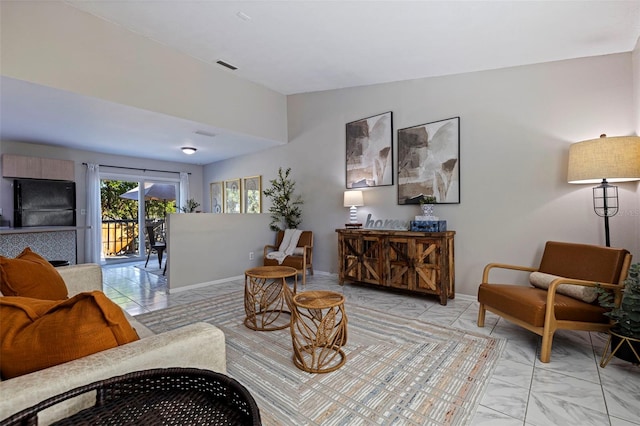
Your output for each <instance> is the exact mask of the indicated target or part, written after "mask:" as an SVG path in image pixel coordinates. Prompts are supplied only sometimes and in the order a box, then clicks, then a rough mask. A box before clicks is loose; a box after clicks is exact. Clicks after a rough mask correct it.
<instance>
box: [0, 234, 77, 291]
mask: <svg viewBox="0 0 640 426" xmlns="http://www.w3.org/2000/svg"><path fill="white" fill-rule="evenodd" d="M0 290H1V291H2V294H3V295H5V296H22V297H33V298H36V299H47V300H63V299H66V298H67V295H68V292H67V286H66V285H65V283H64V280H63V279H62V277H61V276H60V274H59V273H58V271H56V268H54V267H53V266H52V265H51V264H50V263H49V262H48V261H47V260H46V259H45V258H43V257H42V256H40V255H39V254H37V253H34V252H33V251H31V249H30V248H29V247H27V248H25V249H24V250H23V251H22V253H20V254H19V255H18V256H16V258H15V259H11V258H8V257H4V256H0Z"/></svg>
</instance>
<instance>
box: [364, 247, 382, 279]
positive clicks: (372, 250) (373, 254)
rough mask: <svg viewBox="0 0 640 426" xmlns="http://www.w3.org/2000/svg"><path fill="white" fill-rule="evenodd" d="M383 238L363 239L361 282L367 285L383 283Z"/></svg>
mask: <svg viewBox="0 0 640 426" xmlns="http://www.w3.org/2000/svg"><path fill="white" fill-rule="evenodd" d="M383 242H384V240H383V239H382V238H378V237H367V236H365V237H363V238H362V265H361V271H362V275H361V277H362V278H361V280H362V281H363V282H366V283H373V284H380V283H382V253H383Z"/></svg>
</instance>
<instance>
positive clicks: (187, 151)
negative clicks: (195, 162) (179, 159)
mask: <svg viewBox="0 0 640 426" xmlns="http://www.w3.org/2000/svg"><path fill="white" fill-rule="evenodd" d="M180 149H181V150H182V152H184V153H185V154H187V155H191V154H195V153H196V151H197V149H195V148H193V147H190V146H183V147H182V148H180Z"/></svg>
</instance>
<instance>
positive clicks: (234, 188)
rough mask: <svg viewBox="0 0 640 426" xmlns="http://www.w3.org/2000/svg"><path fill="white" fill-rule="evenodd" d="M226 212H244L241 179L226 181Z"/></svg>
mask: <svg viewBox="0 0 640 426" xmlns="http://www.w3.org/2000/svg"><path fill="white" fill-rule="evenodd" d="M224 212H225V213H240V212H242V199H241V197H240V179H231V180H225V181H224Z"/></svg>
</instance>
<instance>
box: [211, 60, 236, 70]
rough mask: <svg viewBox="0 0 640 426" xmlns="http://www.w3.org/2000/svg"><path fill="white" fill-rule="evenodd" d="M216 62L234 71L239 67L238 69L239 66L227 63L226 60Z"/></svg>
mask: <svg viewBox="0 0 640 426" xmlns="http://www.w3.org/2000/svg"><path fill="white" fill-rule="evenodd" d="M216 64H218V65H222V66H223V67H225V68H229V69H230V70H232V71H235V70H237V69H238V67H234V66H233V65H231V64H228V63H226V62H225V61H217V62H216Z"/></svg>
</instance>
